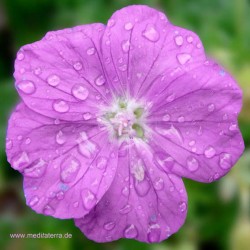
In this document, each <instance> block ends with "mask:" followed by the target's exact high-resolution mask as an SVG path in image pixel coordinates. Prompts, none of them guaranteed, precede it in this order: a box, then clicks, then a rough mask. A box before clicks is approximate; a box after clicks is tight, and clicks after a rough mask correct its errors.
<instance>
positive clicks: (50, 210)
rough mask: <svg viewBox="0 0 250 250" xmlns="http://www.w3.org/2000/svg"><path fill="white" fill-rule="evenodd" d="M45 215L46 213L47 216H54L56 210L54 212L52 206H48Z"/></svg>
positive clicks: (44, 211) (44, 210)
mask: <svg viewBox="0 0 250 250" xmlns="http://www.w3.org/2000/svg"><path fill="white" fill-rule="evenodd" d="M43 213H44V214H45V215H52V214H54V213H55V210H54V209H53V208H52V207H51V206H49V205H46V206H45V207H44V209H43Z"/></svg>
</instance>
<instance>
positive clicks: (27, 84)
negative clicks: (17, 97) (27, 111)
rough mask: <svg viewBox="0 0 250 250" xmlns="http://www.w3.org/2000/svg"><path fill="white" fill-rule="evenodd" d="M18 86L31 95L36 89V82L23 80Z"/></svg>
mask: <svg viewBox="0 0 250 250" xmlns="http://www.w3.org/2000/svg"><path fill="white" fill-rule="evenodd" d="M16 86H17V88H18V89H19V90H21V91H22V92H23V93H24V94H27V95H31V94H33V93H34V92H35V91H36V87H35V84H34V83H33V82H32V81H29V80H23V81H20V82H18V83H17V85H16Z"/></svg>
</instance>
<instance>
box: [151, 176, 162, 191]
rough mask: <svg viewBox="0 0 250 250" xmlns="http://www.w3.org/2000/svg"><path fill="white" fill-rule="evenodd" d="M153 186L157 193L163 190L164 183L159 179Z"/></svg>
mask: <svg viewBox="0 0 250 250" xmlns="http://www.w3.org/2000/svg"><path fill="white" fill-rule="evenodd" d="M153 184H154V188H155V190H158V191H159V190H162V189H163V188H164V181H163V179H162V178H161V177H158V178H156V179H155V181H154V183H153Z"/></svg>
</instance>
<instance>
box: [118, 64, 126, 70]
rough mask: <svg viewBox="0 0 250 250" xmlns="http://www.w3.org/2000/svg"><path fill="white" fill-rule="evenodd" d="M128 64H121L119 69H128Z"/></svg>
mask: <svg viewBox="0 0 250 250" xmlns="http://www.w3.org/2000/svg"><path fill="white" fill-rule="evenodd" d="M127 68H128V67H127V64H124V65H121V66H119V67H118V69H119V70H120V71H126V70H127Z"/></svg>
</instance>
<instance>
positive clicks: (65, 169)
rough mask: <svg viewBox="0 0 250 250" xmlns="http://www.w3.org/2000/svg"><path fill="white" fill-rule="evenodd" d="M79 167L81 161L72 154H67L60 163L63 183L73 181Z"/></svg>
mask: <svg viewBox="0 0 250 250" xmlns="http://www.w3.org/2000/svg"><path fill="white" fill-rule="evenodd" d="M80 167H81V163H80V161H79V160H78V159H76V158H75V157H74V156H69V157H68V158H66V159H64V160H63V161H62V163H61V180H62V181H63V182H65V183H67V182H71V181H74V180H75V179H76V176H77V174H78V171H79V169H80Z"/></svg>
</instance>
